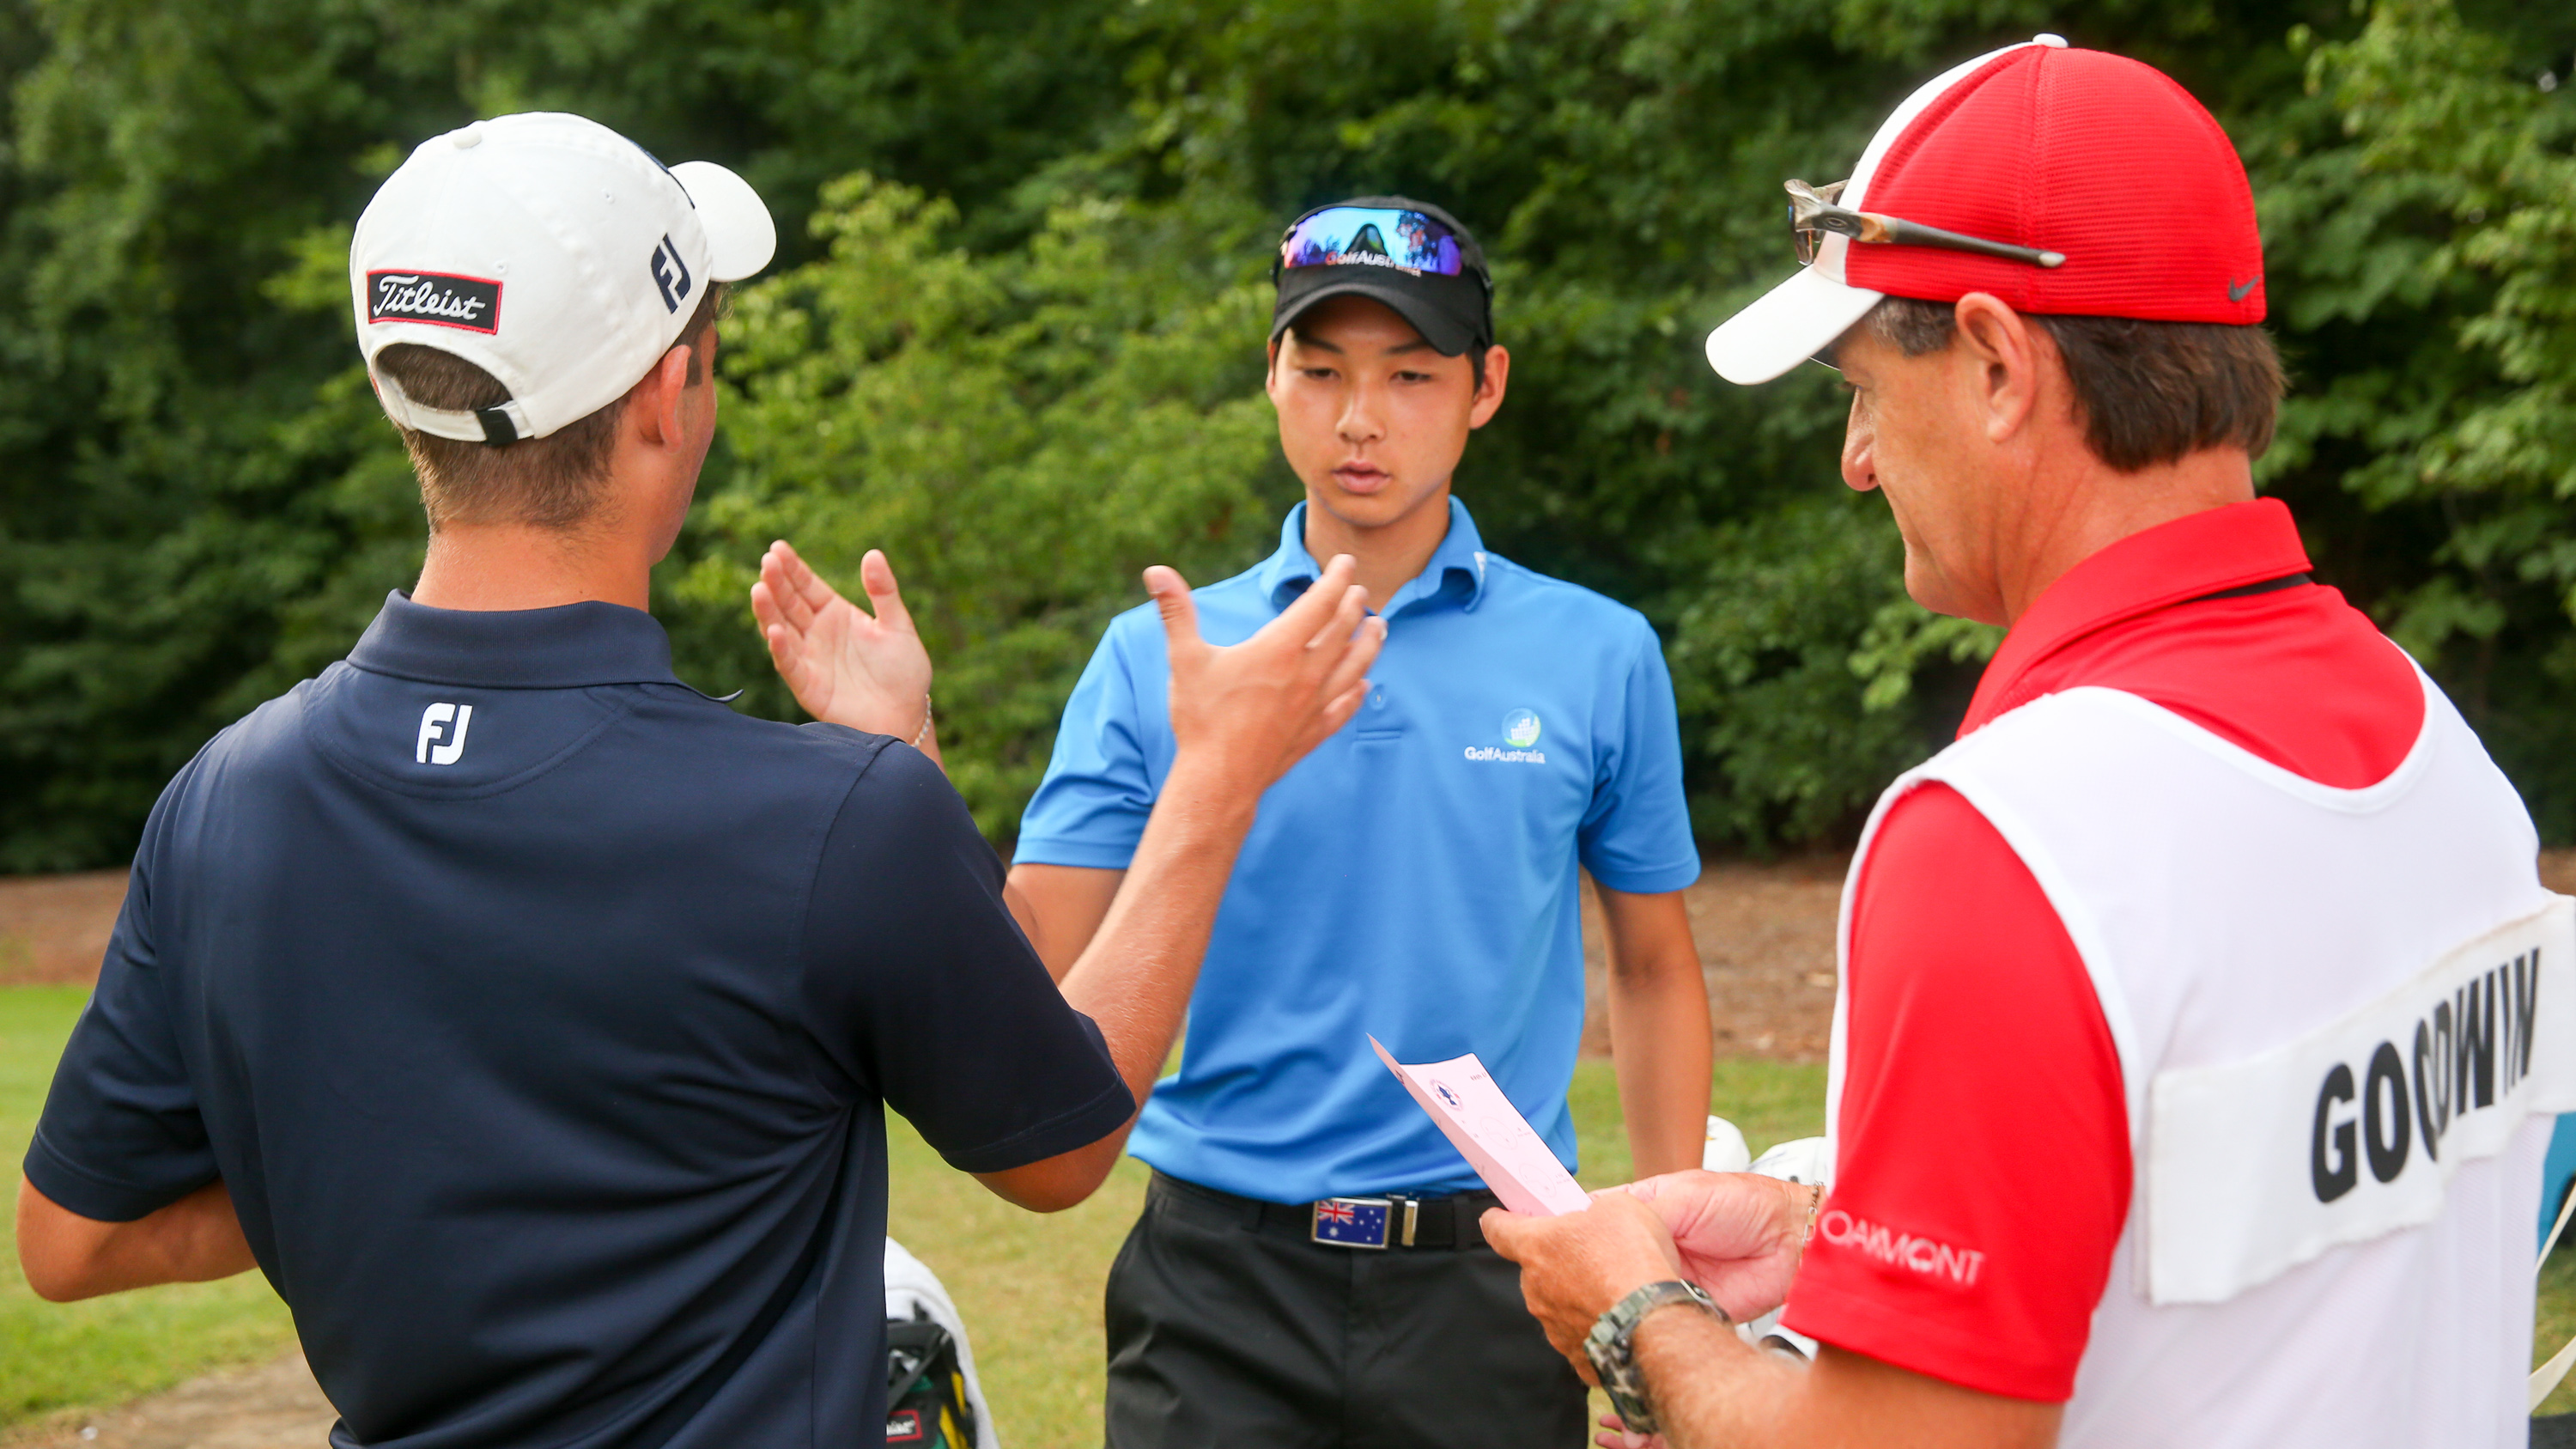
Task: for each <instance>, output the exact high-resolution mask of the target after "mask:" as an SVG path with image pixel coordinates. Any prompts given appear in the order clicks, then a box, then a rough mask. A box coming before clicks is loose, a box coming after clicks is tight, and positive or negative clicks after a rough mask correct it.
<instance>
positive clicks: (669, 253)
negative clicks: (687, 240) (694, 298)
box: [649, 236, 689, 312]
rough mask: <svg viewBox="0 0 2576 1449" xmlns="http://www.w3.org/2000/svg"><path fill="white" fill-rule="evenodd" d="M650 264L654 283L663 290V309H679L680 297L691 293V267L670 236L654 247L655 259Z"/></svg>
mask: <svg viewBox="0 0 2576 1449" xmlns="http://www.w3.org/2000/svg"><path fill="white" fill-rule="evenodd" d="M649 266H650V268H651V270H652V273H653V285H654V286H656V287H658V288H660V289H661V292H662V307H663V310H665V311H669V312H677V311H679V310H680V299H681V298H683V297H686V296H687V295H689V267H688V264H687V263H686V262H683V261H681V260H680V249H679V248H678V247H675V246H673V245H671V239H670V238H669V237H668V236H665V237H663V238H662V244H661V245H660V246H658V247H655V248H653V260H652V262H651V263H650V264H649Z"/></svg>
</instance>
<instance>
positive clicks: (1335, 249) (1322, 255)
mask: <svg viewBox="0 0 2576 1449" xmlns="http://www.w3.org/2000/svg"><path fill="white" fill-rule="evenodd" d="M1279 264H1280V265H1281V266H1282V267H1347V266H1367V267H1394V268H1397V269H1399V270H1402V271H1407V272H1414V273H1429V274H1431V275H1433V276H1439V277H1454V276H1457V275H1459V274H1460V273H1461V272H1463V271H1465V270H1466V264H1465V262H1464V261H1463V260H1462V259H1461V258H1460V256H1459V252H1458V237H1457V234H1456V233H1454V232H1452V231H1450V230H1449V228H1448V227H1446V226H1443V225H1441V224H1440V223H1439V222H1438V221H1436V220H1434V219H1433V218H1431V217H1429V216H1426V215H1424V214H1423V213H1421V212H1418V211H1397V210H1393V209H1391V208H1380V207H1373V206H1332V207H1326V208H1325V209H1324V210H1322V211H1319V212H1316V213H1315V214H1314V215H1313V216H1309V217H1306V218H1304V219H1302V220H1300V221H1299V222H1298V223H1297V224H1296V225H1295V226H1292V227H1290V228H1288V235H1287V236H1286V237H1284V238H1282V239H1281V240H1280V243H1279Z"/></svg>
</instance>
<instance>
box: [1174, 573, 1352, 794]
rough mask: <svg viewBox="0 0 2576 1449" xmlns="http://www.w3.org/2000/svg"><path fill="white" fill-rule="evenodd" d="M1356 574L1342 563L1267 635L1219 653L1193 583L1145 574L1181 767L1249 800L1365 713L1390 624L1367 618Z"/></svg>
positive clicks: (1266, 631)
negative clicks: (1205, 633) (1206, 632)
mask: <svg viewBox="0 0 2576 1449" xmlns="http://www.w3.org/2000/svg"><path fill="white" fill-rule="evenodd" d="M1355 571H1356V566H1355V565H1354V564H1353V563H1352V561H1351V559H1350V556H1349V555H1347V554H1344V555H1338V556H1336V557H1335V558H1334V559H1333V561H1332V562H1331V563H1330V564H1327V565H1326V566H1325V568H1324V573H1323V577H1321V578H1319V579H1317V580H1315V583H1314V586H1313V587H1311V588H1309V589H1307V590H1306V592H1305V594H1304V596H1303V597H1301V598H1299V599H1298V600H1297V602H1295V603H1293V604H1290V605H1289V606H1288V607H1287V609H1285V610H1284V611H1282V612H1281V613H1280V615H1279V617H1278V618H1276V619H1273V620H1271V621H1270V622H1269V623H1268V624H1265V625H1263V626H1262V628H1261V632H1259V633H1257V634H1255V635H1253V636H1252V637H1251V638H1249V639H1246V640H1244V641H1243V642H1242V643H1240V644H1237V645H1234V646H1233V647H1231V648H1224V649H1220V648H1218V647H1217V646H1215V645H1213V644H1210V643H1208V642H1207V641H1206V640H1205V639H1202V638H1200V637H1199V612H1198V606H1197V605H1196V604H1194V603H1192V602H1191V600H1190V586H1189V584H1188V583H1187V582H1186V581H1184V580H1183V579H1182V578H1181V576H1180V575H1179V574H1178V573H1175V572H1174V571H1172V570H1171V569H1168V568H1165V567H1163V566H1162V565H1160V564H1157V565H1155V566H1154V567H1152V568H1149V569H1147V570H1145V588H1146V589H1147V591H1149V592H1150V593H1152V594H1153V596H1154V602H1155V604H1156V605H1157V606H1159V607H1160V609H1161V610H1162V615H1163V636H1164V642H1165V644H1166V645H1167V646H1168V648H1169V651H1170V655H1171V661H1172V682H1171V706H1172V739H1173V744H1174V746H1175V760H1174V768H1175V770H1177V769H1179V767H1180V762H1181V761H1182V760H1185V759H1186V760H1193V761H1196V762H1198V767H1199V768H1204V769H1208V770H1211V771H1213V772H1215V773H1216V774H1217V776H1218V778H1220V779H1221V780H1222V781H1223V782H1224V784H1225V786H1226V787H1227V789H1228V793H1229V794H1233V793H1237V792H1240V793H1241V794H1242V796H1243V797H1244V798H1246V800H1247V801H1248V800H1249V799H1250V798H1251V797H1257V796H1258V795H1259V794H1260V793H1261V791H1263V790H1265V789H1268V788H1269V786H1270V784H1271V782H1272V781H1274V780H1277V779H1278V778H1279V777H1280V776H1281V775H1284V774H1286V773H1287V772H1288V767H1289V766H1291V765H1294V764H1295V763H1297V761H1298V760H1299V759H1301V758H1303V757H1304V755H1305V753H1306V752H1307V751H1308V750H1311V749H1313V748H1314V747H1315V746H1316V745H1318V744H1320V743H1322V741H1323V740H1324V738H1325V737H1326V736H1328V735H1330V734H1331V733H1332V732H1333V731H1335V730H1337V729H1340V728H1341V727H1342V725H1343V724H1344V723H1345V722H1347V721H1348V720H1349V719H1350V717H1351V716H1352V714H1354V713H1355V712H1357V711H1358V709H1359V707H1360V701H1361V700H1362V699H1364V698H1366V697H1367V695H1368V680H1367V679H1366V678H1365V677H1364V676H1365V675H1366V674H1367V672H1368V667H1369V665H1370V664H1371V663H1372V662H1373V661H1375V660H1376V658H1377V651H1378V646H1379V645H1381V644H1383V643H1384V642H1385V640H1386V621H1385V620H1383V619H1373V618H1369V617H1368V590H1366V589H1363V588H1361V587H1359V586H1358V585H1356V584H1354V583H1352V582H1351V575H1352V574H1353V573H1354V572H1355Z"/></svg>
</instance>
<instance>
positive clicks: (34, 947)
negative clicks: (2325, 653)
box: [0, 850, 2576, 1062]
mask: <svg viewBox="0 0 2576 1449" xmlns="http://www.w3.org/2000/svg"><path fill="white" fill-rule="evenodd" d="M1849 866H1850V861H1849V859H1848V857H1845V856H1840V855H1817V856H1808V857H1803V858H1800V859H1796V860H1788V861H1782V862H1778V863H1775V864H1771V865H1752V864H1746V863H1743V862H1729V863H1726V864H1723V865H1716V866H1711V867H1710V868H1709V869H1708V871H1707V872H1706V873H1704V874H1703V875H1701V876H1700V878H1699V883H1698V884H1696V885H1693V886H1691V887H1689V888H1688V889H1686V890H1684V891H1683V893H1682V899H1683V901H1684V903H1685V904H1686V905H1687V906H1688V907H1689V909H1690V918H1691V937H1692V939H1693V940H1694V941H1695V942H1696V943H1697V944H1698V946H1699V960H1700V969H1701V971H1702V972H1703V973H1704V974H1705V975H1706V977H1707V979H1708V1005H1709V1017H1710V1020H1711V1022H1712V1024H1713V1028H1714V1030H1715V1032H1716V1034H1717V1054H1718V1055H1719V1056H1754V1057H1771V1058H1775V1059H1778V1060H1782V1061H1802V1062H1812V1061H1822V1060H1824V1057H1825V1052H1826V1049H1827V1047H1828V1045H1829V1040H1828V1038H1829V1036H1830V1034H1831V1031H1832V1026H1833V1014H1834V925H1835V919H1836V914H1837V912H1838V911H1839V909H1840V906H1841V902H1842V888H1843V874H1844V872H1845V871H1846V870H1847V869H1848V868H1849ZM2540 879H2541V882H2542V883H2543V884H2545V885H2547V886H2548V887H2549V888H2550V889H2551V890H2554V891H2563V892H2566V893H2568V894H2571V895H2576V850H2544V851H2542V852H2541V853H2540ZM124 900H125V872H123V871H121V870H118V871H93V872H90V873H88V874H85V875H56V876H22V877H18V878H16V879H0V985H9V984H24V983H28V982H66V983H73V984H78V985H87V984H89V983H90V982H92V981H95V980H97V979H98V962H99V957H100V955H101V954H103V953H104V952H105V951H106V950H107V936H108V931H109V929H110V928H111V927H113V926H114V925H115V924H116V911H117V907H118V906H120V905H122V904H123V903H124ZM1583 966H1584V1007H1585V1012H1584V1029H1583V1051H1584V1054H1585V1055H1587V1056H1602V1055H1606V1054H1607V1053H1608V1052H1609V1050H1610V1026H1609V1017H1608V1015H1607V1013H1606V1012H1605V1011H1604V1009H1603V990H1604V986H1605V983H1606V982H1607V980H1608V957H1607V954H1606V952H1605V950H1604V947H1603V942H1602V933H1601V908H1600V904H1599V901H1598V900H1597V899H1596V897H1595V896H1594V894H1593V890H1592V885H1591V882H1589V881H1586V882H1585V883H1584V887H1583Z"/></svg>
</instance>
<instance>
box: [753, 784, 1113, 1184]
mask: <svg viewBox="0 0 2576 1449" xmlns="http://www.w3.org/2000/svg"><path fill="white" fill-rule="evenodd" d="M803 954H804V962H805V968H804V969H805V999H806V1003H807V1007H808V1010H809V1012H810V1013H811V1017H810V1019H811V1023H812V1027H811V1029H812V1031H813V1033H814V1035H815V1038H816V1040H817V1042H818V1043H819V1044H820V1045H821V1047H822V1049H823V1051H824V1052H825V1054H826V1055H827V1056H829V1057H830V1058H831V1059H832V1061H833V1062H834V1063H835V1064H836V1065H838V1066H839V1067H840V1069H841V1070H842V1071H843V1072H844V1073H845V1074H846V1075H847V1076H848V1077H849V1078H850V1079H851V1080H852V1081H854V1082H857V1083H860V1084H863V1085H864V1086H865V1087H867V1088H870V1089H873V1090H874V1091H875V1092H876V1093H877V1095H879V1096H881V1097H882V1098H883V1099H884V1100H885V1103H886V1105H888V1106H890V1107H892V1108H894V1109H895V1110H896V1111H898V1112H900V1113H902V1114H903V1115H904V1117H905V1118H906V1119H908V1120H909V1121H910V1122H911V1123H912V1125H913V1126H914V1127H915V1128H917V1129H918V1130H919V1131H920V1133H921V1135H922V1137H923V1139H924V1140H926V1141H928V1142H929V1143H930V1145H931V1146H932V1147H934V1148H936V1149H938V1151H939V1154H940V1155H941V1156H942V1157H945V1158H946V1159H947V1160H948V1161H949V1163H950V1164H951V1165H952V1166H954V1167H957V1168H958V1169H960V1170H961V1171H966V1172H998V1171H1002V1170H1004V1169H1007V1168H1013V1167H1021V1166H1025V1165H1027V1164H1029V1163H1032V1162H1037V1161H1040V1160H1042V1159H1044V1158H1049V1157H1053V1156H1055V1155H1057V1154H1058V1153H1062V1152H1070V1151H1072V1150H1073V1149H1075V1148H1077V1147H1082V1146H1085V1145H1087V1144H1089V1143H1092V1142H1095V1141H1098V1140H1099V1139H1100V1138H1102V1137H1105V1136H1108V1135H1109V1134H1110V1133H1112V1132H1115V1131H1117V1130H1118V1128H1119V1127H1120V1126H1121V1125H1123V1124H1124V1123H1125V1122H1126V1121H1127V1119H1128V1118H1129V1117H1130V1116H1133V1115H1134V1113H1135V1110H1136V1103H1135V1101H1134V1099H1133V1098H1132V1097H1131V1096H1130V1095H1129V1094H1128V1091H1127V1085H1126V1083H1125V1082H1124V1081H1123V1080H1121V1079H1120V1077H1119V1075H1118V1069H1117V1065H1116V1064H1115V1063H1114V1062H1113V1061H1112V1060H1111V1059H1110V1056H1109V1049H1108V1047H1107V1046H1106V1045H1105V1044H1104V1043H1103V1041H1102V1040H1101V1036H1100V1030H1099V1028H1098V1027H1097V1026H1095V1025H1093V1024H1092V1022H1091V1020H1090V1019H1089V1018H1088V1017H1085V1016H1083V1015H1082V1014H1081V1013H1080V1012H1077V1011H1075V1010H1074V1009H1073V1008H1072V1007H1071V1006H1068V1005H1067V1004H1066V1003H1065V1000H1064V996H1063V994H1062V993H1061V992H1059V991H1058V990H1057V989H1056V985H1055V982H1054V981H1053V980H1052V979H1051V978H1050V977H1049V976H1048V975H1047V971H1046V967H1045V965H1044V964H1042V963H1041V962H1040V961H1039V960H1038V956H1037V953H1036V952H1035V951H1033V950H1031V949H1030V948H1029V943H1028V940H1027V938H1025V937H1024V936H1022V935H1021V934H1020V929H1019V926H1018V924H1017V923H1016V922H1014V921H1013V920H1012V919H1011V913H1010V909H1009V907H1008V906H1007V905H1006V904H1004V902H1003V898H1002V862H1001V860H1000V858H999V857H997V856H996V855H994V854H993V848H992V846H990V845H988V844H986V843H985V841H984V838H983V837H982V836H981V835H978V834H977V833H976V831H975V823H974V821H973V819H972V818H971V817H970V816H969V815H968V814H967V811H966V802H965V801H963V800H961V799H959V798H958V797H957V792H956V790H955V789H953V788H952V787H951V786H950V785H949V783H948V779H947V777H946V776H944V775H942V774H941V773H940V772H939V768H938V767H937V766H936V765H933V764H931V763H930V761H929V760H927V759H926V758H924V757H923V756H922V755H921V754H920V753H918V752H917V751H915V750H912V749H911V748H909V747H906V746H903V745H895V744H888V745H886V746H884V747H883V748H882V749H880V750H879V752H878V753H877V755H876V756H875V757H874V759H873V760H872V762H871V763H870V764H869V765H868V767H867V769H866V770H865V771H864V773H862V774H861V775H860V777H859V779H858V781H857V783H856V784H855V785H853V786H852V787H851V790H850V793H849V796H848V798H847V799H846V800H845V801H844V802H843V804H842V807H841V811H840V814H839V816H838V818H836V819H835V820H834V821H833V823H832V827H831V830H830V832H829V834H828V836H827V837H826V839H825V841H824V845H823V851H822V857H821V859H820V861H819V863H818V865H817V868H816V871H815V878H814V894H813V899H812V902H811V904H810V905H809V906H808V908H807V912H806V938H805V950H804V953H803Z"/></svg>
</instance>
